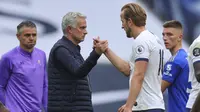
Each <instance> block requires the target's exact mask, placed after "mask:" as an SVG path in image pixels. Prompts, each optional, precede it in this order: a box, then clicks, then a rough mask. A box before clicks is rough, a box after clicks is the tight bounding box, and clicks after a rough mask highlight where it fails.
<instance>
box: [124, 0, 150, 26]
mask: <svg viewBox="0 0 200 112" xmlns="http://www.w3.org/2000/svg"><path fill="white" fill-rule="evenodd" d="M123 10H124V19H125V20H128V19H129V18H130V19H131V20H132V21H133V22H134V24H135V25H136V26H145V25H146V19H147V14H146V12H145V10H144V9H143V8H142V7H141V6H139V5H138V4H135V3H128V4H126V5H124V6H123V7H122V8H121V11H123Z"/></svg>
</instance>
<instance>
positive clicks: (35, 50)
mask: <svg viewBox="0 0 200 112" xmlns="http://www.w3.org/2000/svg"><path fill="white" fill-rule="evenodd" d="M34 52H36V53H37V54H41V55H44V56H46V53H45V52H44V51H43V50H41V49H39V48H36V47H35V48H34Z"/></svg>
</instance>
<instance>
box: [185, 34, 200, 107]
mask: <svg viewBox="0 0 200 112" xmlns="http://www.w3.org/2000/svg"><path fill="white" fill-rule="evenodd" d="M198 61H200V36H199V37H198V38H197V39H195V40H194V41H193V43H192V44H191V45H190V47H189V53H188V63H189V68H190V73H189V82H191V87H192V88H191V90H190V91H188V92H190V95H189V99H188V102H187V105H186V107H187V108H192V106H193V104H194V102H195V100H196V97H197V96H198V93H199V92H200V83H198V82H197V80H196V77H195V75H194V68H193V63H195V62H198Z"/></svg>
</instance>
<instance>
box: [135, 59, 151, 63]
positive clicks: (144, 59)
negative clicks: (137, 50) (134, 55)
mask: <svg viewBox="0 0 200 112" xmlns="http://www.w3.org/2000/svg"><path fill="white" fill-rule="evenodd" d="M136 61H147V62H149V59H147V58H138V59H136V60H135V62H136Z"/></svg>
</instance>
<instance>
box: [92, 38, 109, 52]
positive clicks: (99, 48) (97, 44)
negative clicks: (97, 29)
mask: <svg viewBox="0 0 200 112" xmlns="http://www.w3.org/2000/svg"><path fill="white" fill-rule="evenodd" d="M93 48H94V49H95V51H96V52H97V54H99V55H101V54H102V53H105V52H106V50H107V49H108V41H107V40H100V38H99V37H97V38H93Z"/></svg>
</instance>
